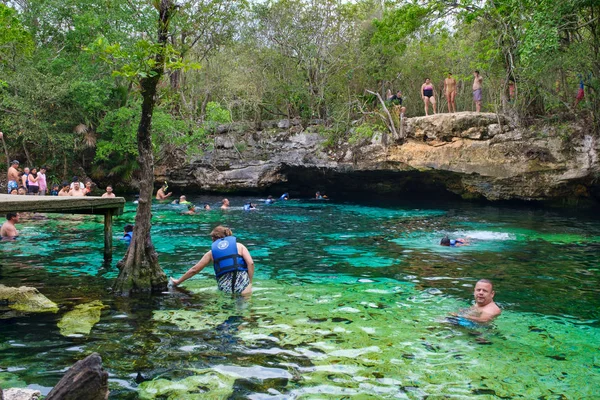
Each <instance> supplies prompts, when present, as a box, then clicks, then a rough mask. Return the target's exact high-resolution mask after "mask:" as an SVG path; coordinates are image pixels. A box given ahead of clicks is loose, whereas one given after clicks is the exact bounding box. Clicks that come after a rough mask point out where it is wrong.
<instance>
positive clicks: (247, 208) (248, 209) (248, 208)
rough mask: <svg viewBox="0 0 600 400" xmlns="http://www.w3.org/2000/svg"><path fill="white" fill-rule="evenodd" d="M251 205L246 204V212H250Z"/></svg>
mask: <svg viewBox="0 0 600 400" xmlns="http://www.w3.org/2000/svg"><path fill="white" fill-rule="evenodd" d="M250 207H251V206H250V203H247V204H244V211H250Z"/></svg>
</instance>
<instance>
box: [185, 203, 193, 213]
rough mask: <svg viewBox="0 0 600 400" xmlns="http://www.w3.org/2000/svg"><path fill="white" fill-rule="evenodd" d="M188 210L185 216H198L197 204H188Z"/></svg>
mask: <svg viewBox="0 0 600 400" xmlns="http://www.w3.org/2000/svg"><path fill="white" fill-rule="evenodd" d="M187 209H188V210H187V211H186V212H184V214H185V215H194V214H196V205H195V204H192V203H190V204H188V206H187Z"/></svg>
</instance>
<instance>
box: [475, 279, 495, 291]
mask: <svg viewBox="0 0 600 400" xmlns="http://www.w3.org/2000/svg"><path fill="white" fill-rule="evenodd" d="M479 282H482V283H489V284H490V286H491V287H492V292H493V291H494V284H493V283H492V281H490V280H489V279H480V280H478V281H477V283H479Z"/></svg>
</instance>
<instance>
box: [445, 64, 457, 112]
mask: <svg viewBox="0 0 600 400" xmlns="http://www.w3.org/2000/svg"><path fill="white" fill-rule="evenodd" d="M444 93H446V100H447V101H448V112H451V113H455V112H456V100H455V99H456V79H454V77H453V76H452V74H451V73H450V72H448V76H447V77H446V79H444Z"/></svg>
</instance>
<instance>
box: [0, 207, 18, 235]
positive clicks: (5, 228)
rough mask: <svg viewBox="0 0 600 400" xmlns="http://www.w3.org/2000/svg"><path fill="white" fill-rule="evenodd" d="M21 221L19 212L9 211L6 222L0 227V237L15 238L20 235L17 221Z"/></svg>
mask: <svg viewBox="0 0 600 400" xmlns="http://www.w3.org/2000/svg"><path fill="white" fill-rule="evenodd" d="M18 222H19V214H17V213H8V214H6V222H5V223H3V224H2V227H1V228H0V237H1V238H2V239H8V240H10V239H14V238H16V237H17V236H19V232H18V231H17V227H16V226H15V224H16V223H18Z"/></svg>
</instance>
